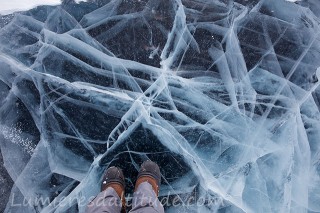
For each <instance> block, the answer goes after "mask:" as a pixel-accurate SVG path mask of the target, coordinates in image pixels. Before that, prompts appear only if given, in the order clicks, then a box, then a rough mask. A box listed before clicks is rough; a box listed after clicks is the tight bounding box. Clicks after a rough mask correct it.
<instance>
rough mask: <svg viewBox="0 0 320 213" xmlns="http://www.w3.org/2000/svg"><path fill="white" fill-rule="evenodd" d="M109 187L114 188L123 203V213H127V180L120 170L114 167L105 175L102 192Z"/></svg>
mask: <svg viewBox="0 0 320 213" xmlns="http://www.w3.org/2000/svg"><path fill="white" fill-rule="evenodd" d="M108 187H112V188H113V189H114V190H115V191H116V193H117V194H118V195H119V197H120V199H121V203H122V208H121V212H126V200H125V180H124V175H123V172H122V170H121V169H120V168H118V167H115V166H112V167H110V168H108V169H107V170H106V172H105V173H104V176H103V180H102V184H101V191H104V190H106V189H107V188H108Z"/></svg>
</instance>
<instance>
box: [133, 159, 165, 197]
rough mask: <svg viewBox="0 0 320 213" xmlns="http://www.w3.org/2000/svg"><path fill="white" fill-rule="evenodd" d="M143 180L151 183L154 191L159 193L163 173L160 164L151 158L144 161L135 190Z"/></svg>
mask: <svg viewBox="0 0 320 213" xmlns="http://www.w3.org/2000/svg"><path fill="white" fill-rule="evenodd" d="M143 182H148V183H150V184H151V186H152V189H153V191H154V192H155V193H156V195H157V196H158V195H159V186H160V182H161V173H160V169H159V166H158V165H157V164H156V163H155V162H152V161H151V160H147V161H145V162H143V163H142V165H141V167H140V170H139V174H138V179H137V181H136V185H135V189H134V191H136V190H137V189H138V186H139V185H140V184H141V183H143Z"/></svg>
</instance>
